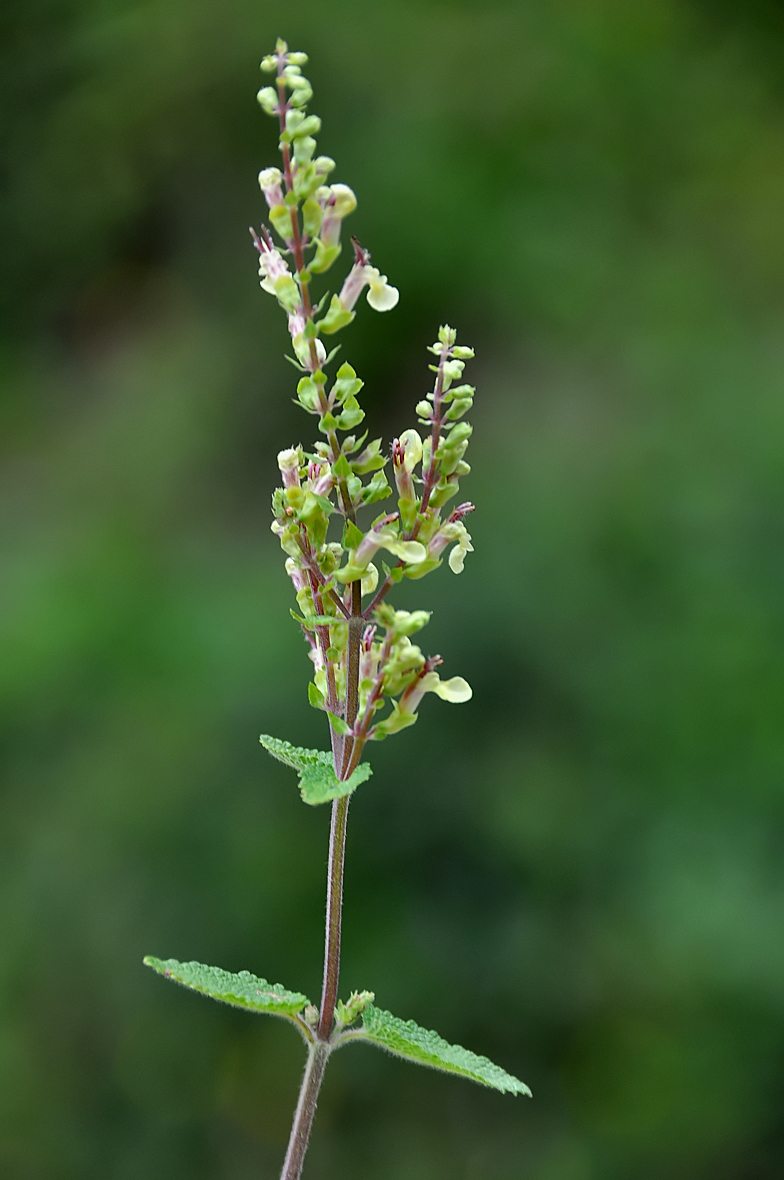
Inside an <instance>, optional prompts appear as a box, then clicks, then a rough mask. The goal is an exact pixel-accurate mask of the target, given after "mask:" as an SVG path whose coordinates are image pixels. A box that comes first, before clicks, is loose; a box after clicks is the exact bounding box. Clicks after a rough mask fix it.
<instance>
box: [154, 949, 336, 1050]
mask: <svg viewBox="0 0 784 1180" xmlns="http://www.w3.org/2000/svg"><path fill="white" fill-rule="evenodd" d="M142 962H143V963H144V965H145V967H151V968H152V970H153V971H155V972H156V973H157V974H158V975H161V976H163V978H164V979H171V980H172V982H173V983H177V984H179V986H180V987H184V988H187V989H188V991H192V992H197V993H198V994H199V995H202V996H207V997H209V999H211V1000H216V1001H217V1002H218V1003H219V1004H227V1005H228V1006H229V1007H230V1008H240V1009H241V1010H242V1011H243V1012H251V1013H253V1014H254V1015H257V1016H280V1017H282V1018H283V1019H284V1020H289V1021H291V1023H292V1024H294V1025H296V1027H297V1028H298V1029H299V1031H300V1032H301V1033H302V1035H303V1036H304V1037H305V1039H306V1040H312V1039H313V1037H312V1033H311V1030H310V1029H309V1028H308V1026H307V1025H306V1024H305V1022H304V1020H303V1019H302V1018H301V1016H300V1013H301V1012H302V1011H303V1010H304V1009H305V1008H306V1007H308V1005H309V1004H310V1000H309V999H308V997H307V996H305V995H303V994H302V992H291V991H289V990H288V988H284V987H283V985H282V984H280V983H270V982H269V981H268V980H266V979H262V978H261V977H260V976H258V975H254V974H253V973H252V972H251V971H241V972H237V971H226V970H225V969H224V968H223V967H214V966H210V965H209V964H207V963H199V962H197V960H195V959H192V960H190V961H189V962H187V963H186V962H180V961H179V960H178V959H158V958H156V956H155V955H145V956H144V958H143V959H142ZM182 968H186V969H187V968H191V969H194V968H198V969H199V970H201V971H220V972H221V973H222V974H223V975H224V976H226V977H227V980H232V979H234V980H238V981H240V982H242V983H247V982H248V981H251V980H252V981H253V982H254V983H257V984H259V985H260V987H259V991H260V992H261V991H262V990H265V991H266V990H268V991H269V994H270V995H271V996H272V997H274V998H276V999H277V1000H279V1001H280V1002H281V1003H286V997H287V996H288V997H290V1000H289V1002H288V1004H287V1007H288V1009H289V1010H288V1011H287V1010H286V1009H285V1008H275V1007H270V1008H264V1007H256V1006H254V1005H253V1004H252V1003H249V1002H245V1001H243V998H242V996H241V995H240V994H237V995H232V994H231V993H229V994H228V995H216V993H215V992H213V991H210V989H209V988H206V987H200V986H199V985H198V984H196V983H191V982H189V981H188V980H187V979H183V978H180V977H179V975H178V969H180V970H181V969H182ZM243 976H247V979H243ZM278 989H280V990H278ZM281 992H283V993H285V994H284V995H281V994H280V993H281ZM294 1001H296V1002H297V1006H296V1008H295V1007H294Z"/></svg>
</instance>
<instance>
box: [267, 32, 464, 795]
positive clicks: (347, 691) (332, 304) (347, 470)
mask: <svg viewBox="0 0 784 1180" xmlns="http://www.w3.org/2000/svg"><path fill="white" fill-rule="evenodd" d="M306 61H307V58H306V57H305V55H304V54H302V53H290V52H289V51H288V48H287V46H286V44H285V43H284V42H278V45H277V47H276V52H275V53H274V54H272V55H270V56H269V57H266V58H264V60H263V61H262V63H261V68H262V70H263V71H265V72H268V73H270V74H275V84H274V85H270V86H266V87H264V88H263V89H262V90H261V91H260V92H259V96H258V97H259V102H260V104H261V106H262V107H263V109H264V110H265V111H267V112H268V113H269V114H270V115H273V116H275V117H277V119H278V121H279V125H280V150H281V155H282V165H283V166H282V168H280V169H279V168H266V169H264V170H263V171H262V172H261V173H260V175H259V184H260V186H261V190H262V192H263V194H264V198H265V200H266V204H267V206H268V220H269V223H270V226H271V229H270V228H268V227H267V226H263V227H262V229H261V232H260V233H258V234H257V233H256V232H255V231H254V230H251V233H252V234H253V239H254V242H255V244H256V247H257V249H258V252H259V275H260V279H261V287H262V289H263V290H264V291H267V292H268V293H269V294H271V295H273V296H274V297H275V298H276V299H277V301H278V303H279V304H280V306H281V307H282V308H283V310H284V312H285V313H286V316H287V321H288V328H289V333H290V335H291V339H292V344H293V348H294V353H295V357H296V361H295V363H296V365H297V366H298V368H299V369H300V371H301V373H302V376H301V379H300V381H299V383H298V385H297V399H296V400H297V402H298V404H299V405H300V406H301V407H302V409H304V410H305V411H306V412H307V413H308V414H311V415H313V416H314V417H316V418H317V420H318V422H317V426H318V432H319V435H320V437H319V439H318V440H317V441H316V442H314V443H313V445H312V447H311V449H310V450H305V449H304V448H303V447H302V446H301V445H300V446H296V447H291V448H288V449H286V450H284V451H281V452H280V454H279V455H278V466H279V468H280V473H281V481H282V487H280V488H278V489H277V490H276V491H275V493H274V495H273V501H272V507H273V516H274V521H273V524H272V529H273V531H274V532H275V533H276V535H277V536H278V538H279V539H280V543H281V546H282V548H283V550H284V552H285V554H286V570H287V572H288V574H289V576H290V578H291V580H292V582H293V585H294V590H295V594H296V599H297V605H298V608H299V613H298V614H296V615H295V617H296V618H297V619H298V621H299V622H300V624H301V626H302V629H303V632H304V634H305V636H306V639H307V642H308V645H309V649H310V652H309V654H310V658H311V660H312V662H313V666H314V676H313V683H312V684H311V685H310V689H309V696H310V701H311V704H313V705H314V706H315V707H316V708H319V709H323V710H325V711H326V712H327V714H328V716H329V722H330V733H331V738H332V749H333V754H334V760H335V771H336V774H337V775H338V777H340V778H347V777H348V776H349V775H350V774H351V773H352V771H353V769H354V768H355V767H356V765H357V763H358V762H359V759H360V757H361V753H362V749H363V747H364V744H365V742H366V741H368V740H378V739H380V738H384V737H387V736H388V735H389V734H392V733H395V732H396V731H398V730H400V729H403V728H405V727H406V726H409V725H411V724H413V723H414V721H416V717H417V708H418V706H419V704H420V702H421V700H422V698H423V696H424V695H425V694H426V693H428V692H434V693H436V694H437V695H438V696H440V697H441V698H442V699H444V700H447V701H454V702H459V701H465V700H468V699H469V698H470V695H471V689H470V687H469V686H468V684H467V683H466V681H465V680H463V679H462V678H461V677H453V678H452V679H450V680H441V679H440V677H439V675H438V672H437V670H436V669H437V668H438V667H439V666H440V664H441V658H440V656H425V655H424V653H423V652H422V651H421V649H420V648H419V647H418V646H417V645H416V644H415V643H413V642H412V639H411V637H412V636H413V635H415V634H416V633H417V632H418V631H420V630H421V628H422V627H424V625H425V624H426V623H427V621H428V618H429V615H428V613H427V612H426V611H413V612H410V613H409V612H407V611H399V610H397V611H396V610H394V609H393V608H392V607H391V606H390V605H389V603H388V602H387V601H386V596H387V594H388V592H389V590H390V589H391V588H392V586H393V585H394V584H395V583H396V582H398V581H400V580H401V579H402V578H421V577H423V576H424V575H425V574H427V573H430V572H431V571H432V570H434V569H436V568H437V567H438V566H439V565H441V563H442V561H443V558H444V556H446V555H447V553H448V563H449V566H450V568H451V569H452V571H453V572H454V573H460V572H461V571H462V569H463V563H464V561H465V557H466V554H467V553H470V552H472V545H471V537H470V534H469V533H468V530H467V528H466V525H465V517H466V516H467V515H468V513H470V512H471V511H473V505H472V504H470V503H468V502H465V503H462V504H460V505H459V506H458V507H457V508H455V509H454V510H453V511H451V513H448V509H447V505H448V504H449V502H450V501H451V500H452V499H453V498H454V497H455V496H456V495H457V492H458V490H459V481H460V479H461V477H463V476H465V475H467V474H468V472H469V470H470V468H469V466H468V464H467V463H466V462H465V457H464V456H465V452H466V448H467V446H468V440H469V438H470V435H471V427H470V426H469V425H468V423H467V422H466V421H465V420H464V416H465V414H466V412H467V410H468V409H469V408H470V406H471V404H472V400H473V396H474V389H473V386H471V385H466V384H462V383H461V382H462V375H463V369H464V367H465V362H466V361H467V360H468V359H469V358H471V357H472V356H473V352H472V350H471V349H470V348H464V347H462V346H459V345H458V344H457V342H456V333H455V331H454V329H452V328H450V327H448V326H444V327H442V328H441V329H440V330H439V333H438V340H437V341H436V342H435V343H434V344H433V345H432V346H431V349H430V351H431V352H432V353H433V355H434V363H433V364H431V365H430V368H431V370H432V372H433V373H434V378H433V386H432V389H431V390H430V392H428V393H427V394H426V396H425V397H424V398H423V399H422V400H421V401H420V402H419V403H418V405H417V407H416V414H417V419H418V424H419V429H413V428H412V429H409V430H406V431H404V432H403V433H402V434H401V435H400V437H399V438H396V439H395V440H394V442H393V443H392V447H391V454H388V453H385V451H384V450H383V449H382V444H381V439H373V440H371V441H368V438H367V431H365V432H364V433H362V434H359V433H357V431H358V429H359V428H361V426H362V423H363V420H364V417H365V414H364V411H363V410H362V408H361V406H360V404H359V400H358V395H359V393H360V391H361V389H362V384H363V383H362V381H361V380H360V379H359V378H358V377H357V374H356V372H355V371H354V369H353V368H352V367H351V365H350V364H347V363H344V364H342V365H341V366H340V367H339V368H338V369H337V372H336V373H335V375H334V377H332V378H330V377H329V376H328V374H327V370H328V368H329V366H330V363H331V361H332V358H333V356H334V352H333V353H327V349H326V347H325V345H324V343H323V341H322V337H324V336H330V335H334V334H335V333H337V332H339V331H340V330H341V329H343V328H344V327H346V325H347V324H349V323H350V322H351V320H353V318H354V316H355V314H356V313H355V308H356V305H357V302H358V300H359V297H360V295H361V294H362V292H363V291H364V290H366V293H367V301H368V303H369V305H370V306H371V307H372V308H374V309H375V310H376V311H388V310H390V309H391V308H393V307H395V305H396V304H397V302H398V298H399V295H398V291H397V289H396V288H395V287H393V286H392V285H391V284H390V283H389V282H388V280H387V277H386V275H382V274H381V273H380V271H379V270H377V269H376V268H375V267H374V266H371V264H370V254H369V253H368V251H367V250H365V249H364V248H363V247H362V246H361V245H360V244H359V242H357V240H356V239H355V238H353V239H352V246H353V250H354V260H353V264H352V266H351V269H350V270H349V272H348V275H347V276H346V278H345V280H344V282H343V283H342V286H341V288H340V291H339V293H338V294H333V295H332V296H331V299H330V300H329V304H328V306H326V310H325V304H326V303H327V296H326V295H325V296H324V298H322V300H321V301H320V303H318V304H314V303H313V301H312V298H311V294H310V284H311V282H312V280H313V276H314V275H321V274H323V273H325V272H326V271H328V270H329V269H330V267H331V266H332V265H333V264H334V262H335V261H336V259H337V258H338V256H339V255H340V252H341V241H340V237H341V230H342V223H343V219H344V218H345V217H347V216H348V215H349V214H350V213H352V212H353V211H354V209H355V208H356V205H357V201H356V197H355V196H354V193H353V192H352V191H351V189H350V188H348V186H347V185H344V184H339V183H327V177H328V176H329V175H330V174H331V173H332V172H333V170H334V168H335V163H334V161H333V160H331V159H330V158H329V157H328V156H317V155H316V139H315V136H316V134H317V133H318V131H319V130H320V127H321V123H320V120H319V119H318V118H317V117H316V116H315V115H309V114H307V110H306V108H307V104H308V102H309V100H310V98H311V97H312V88H311V86H310V83H309V82H308V80H307V79H306V78H305V77H304V75H303V74H302V66H303V65H305V64H306ZM272 231H274V233H275V234H276V235H277V238H278V239H279V243H278V244H276V241H275V238H274V237H273V232H272ZM390 466H391V474H392V480H393V483H390V481H389V479H388V478H387V474H386V469H387V468H389V467H390ZM393 496H394V497H395V498H396V508H395V509H394V510H392V511H382V512H381V514H380V515H378V516H376V518H375V519H372V520H370V522H369V523H367V524H365V525H362V524H361V523H360V522H361V519H362V516H363V515H364V510H365V509H366V508H368V507H369V506H371V505H373V504H376V503H380V502H381V501H384V500H387V499H389V498H390V497H393ZM447 513H448V514H447ZM336 526H337V527H336ZM292 613H294V612H292ZM385 704H389V706H390V708H389V710H388V711H387V712H386V713H384V714H383V715H382V714H381V711H382V710H383V708H384V705H385Z"/></svg>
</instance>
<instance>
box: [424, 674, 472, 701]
mask: <svg viewBox="0 0 784 1180" xmlns="http://www.w3.org/2000/svg"><path fill="white" fill-rule="evenodd" d="M433 691H434V692H436V693H438V695H439V696H440V697H441V700H442V701H450V702H451V703H452V704H453V705H461V704H463V702H464V701H470V700H471V697H472V696H473V693H472V691H471V685H470V684H469V683H468V681H467V680H464V679H463V677H462V676H453V677H452V679H451V680H439V682H438V685H437V686H436V687H435V688H434V689H433Z"/></svg>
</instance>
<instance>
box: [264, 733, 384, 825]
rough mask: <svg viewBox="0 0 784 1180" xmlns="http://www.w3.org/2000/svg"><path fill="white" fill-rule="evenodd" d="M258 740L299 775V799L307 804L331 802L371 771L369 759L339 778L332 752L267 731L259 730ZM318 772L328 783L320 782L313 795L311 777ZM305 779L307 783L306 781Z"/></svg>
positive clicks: (346, 793) (315, 805) (353, 786)
mask: <svg viewBox="0 0 784 1180" xmlns="http://www.w3.org/2000/svg"><path fill="white" fill-rule="evenodd" d="M259 741H260V742H261V744H262V746H263V747H264V749H265V750H266V751H267V753H268V754H271V755H272V757H273V758H276V759H277V760H278V762H282V763H283V764H284V766H290V767H291V769H292V770H294V771H296V773H297V774H298V775H299V790H300V795H301V796H302V801H303V803H307V804H308V806H310V807H318V806H319V805H320V804H322V803H331V802H332V801H333V800H334V799H342V798H343V796H344V795H350V794H351V793H352V791H355V790H356V789H357V787H358V786H359V785H360V783H364V782H365V781H366V780H367V779H369V778H370V776H371V774H372V773H373V770H372V768H371V766H370V764H369V763H367V762H360V764H359V766H358V767H357V768H356V770H354V771H353V772H352V774H350V775H349V777H348V778H347V779H345V780H344V781H341V780H340V779H339V778H338V777H337V776H336V774H335V768H334V766H333V764H332V755H331V754H327V753H325V752H324V751H323V750H309V749H306V748H304V747H303V746H292V744H291V743H290V742H287V741H285V740H284V739H283V738H276V737H272V736H271V735H270V734H268V733H262V734H260V735H259ZM322 775H323V776H324V777H325V778H326V779H327V780H328V785H327V786H326V787H324V786H323V785H321V786H320V790H319V795H318V798H314V797H313V794H314V791H313V787H312V785H311V784H312V780H314V779H316V778H318V779H321V777H322ZM309 779H310V780H311V784H309V782H308V780H309Z"/></svg>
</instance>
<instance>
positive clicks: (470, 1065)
mask: <svg viewBox="0 0 784 1180" xmlns="http://www.w3.org/2000/svg"><path fill="white" fill-rule="evenodd" d="M349 1040H351V1041H353V1040H364V1041H369V1042H370V1043H371V1044H372V1045H378V1046H380V1048H382V1049H386V1050H387V1052H389V1053H394V1054H395V1056H396V1057H404V1058H405V1059H406V1061H413V1062H415V1063H416V1064H417V1065H427V1066H430V1067H431V1068H432V1069H440V1070H443V1071H444V1073H455V1074H459V1075H460V1076H461V1077H464V1078H469V1079H470V1080H471V1081H472V1082H479V1083H480V1084H481V1085H483V1086H491V1087H492V1088H493V1089H494V1090H501V1091H502V1092H503V1093H507V1094H526V1095H527V1096H528V1097H529V1098H530V1096H531V1091H530V1090H529V1089H528V1086H526V1085H525V1083H524V1082H521V1081H520V1080H519V1079H518V1078H515V1077H513V1076H512V1075H511V1074H509V1073H507V1072H506V1070H504V1069H501V1067H500V1065H494V1064H493V1062H492V1061H489V1060H488V1059H487V1058H486V1057H480V1056H479V1055H478V1054H476V1053H472V1052H471V1050H470V1049H464V1048H463V1047H462V1045H450V1044H449V1042H448V1041H445V1040H444V1039H443V1037H440V1036H439V1035H438V1033H436V1032H432V1031H431V1030H430V1029H426V1028H420V1026H419V1025H418V1024H415V1023H414V1021H413V1020H400V1018H399V1017H397V1016H393V1015H392V1013H391V1012H384V1011H383V1009H381V1008H376V1007H375V1006H374V1005H373V1004H368V1006H367V1007H366V1008H365V1010H364V1011H363V1013H362V1027H361V1028H359V1029H357V1030H351V1031H349V1032H347V1033H346V1034H345V1035H344V1037H343V1041H344V1042H345V1041H349Z"/></svg>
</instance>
